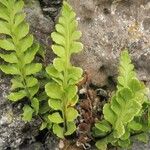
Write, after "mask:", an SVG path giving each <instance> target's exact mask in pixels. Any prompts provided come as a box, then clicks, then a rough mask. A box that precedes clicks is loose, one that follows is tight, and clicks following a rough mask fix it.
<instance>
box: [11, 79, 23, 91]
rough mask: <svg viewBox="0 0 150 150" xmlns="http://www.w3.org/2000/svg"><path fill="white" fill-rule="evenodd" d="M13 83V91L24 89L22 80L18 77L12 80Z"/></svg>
mask: <svg viewBox="0 0 150 150" xmlns="http://www.w3.org/2000/svg"><path fill="white" fill-rule="evenodd" d="M11 83H12V86H11V89H12V90H14V89H17V88H24V85H23V83H22V79H21V78H20V77H18V76H17V77H15V78H14V79H11Z"/></svg>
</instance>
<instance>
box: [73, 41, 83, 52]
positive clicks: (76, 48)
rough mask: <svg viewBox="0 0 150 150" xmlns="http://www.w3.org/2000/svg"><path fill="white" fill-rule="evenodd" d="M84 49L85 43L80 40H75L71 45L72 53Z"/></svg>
mask: <svg viewBox="0 0 150 150" xmlns="http://www.w3.org/2000/svg"><path fill="white" fill-rule="evenodd" d="M82 49H83V44H82V43H80V42H74V43H73V44H72V46H71V52H72V53H79V52H80V51H81V50H82Z"/></svg>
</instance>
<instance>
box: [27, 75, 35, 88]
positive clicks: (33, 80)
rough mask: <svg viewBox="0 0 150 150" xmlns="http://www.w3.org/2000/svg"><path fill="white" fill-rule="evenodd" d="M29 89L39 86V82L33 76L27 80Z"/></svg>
mask: <svg viewBox="0 0 150 150" xmlns="http://www.w3.org/2000/svg"><path fill="white" fill-rule="evenodd" d="M26 84H27V87H33V86H35V85H37V84H38V80H37V79H36V78H34V77H32V76H30V77H27V78H26Z"/></svg>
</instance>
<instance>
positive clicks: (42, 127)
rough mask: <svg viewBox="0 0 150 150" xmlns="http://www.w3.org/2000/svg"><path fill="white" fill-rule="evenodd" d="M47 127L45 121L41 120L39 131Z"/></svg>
mask: <svg viewBox="0 0 150 150" xmlns="http://www.w3.org/2000/svg"><path fill="white" fill-rule="evenodd" d="M46 127H47V122H42V124H41V126H40V131H42V130H44V129H45V128H46Z"/></svg>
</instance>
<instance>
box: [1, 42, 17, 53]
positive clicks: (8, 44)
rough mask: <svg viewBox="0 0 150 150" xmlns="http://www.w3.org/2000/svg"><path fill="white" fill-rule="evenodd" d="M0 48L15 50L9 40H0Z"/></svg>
mask: <svg viewBox="0 0 150 150" xmlns="http://www.w3.org/2000/svg"><path fill="white" fill-rule="evenodd" d="M0 48H2V49H4V50H9V51H10V50H15V46H14V44H13V43H12V42H10V40H8V39H6V40H0Z"/></svg>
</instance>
